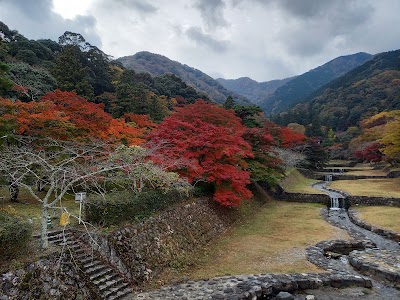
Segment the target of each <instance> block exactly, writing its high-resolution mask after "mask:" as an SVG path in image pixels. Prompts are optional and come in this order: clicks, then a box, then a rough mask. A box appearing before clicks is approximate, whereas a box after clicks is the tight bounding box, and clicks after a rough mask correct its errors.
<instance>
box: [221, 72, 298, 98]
mask: <svg viewBox="0 0 400 300" xmlns="http://www.w3.org/2000/svg"><path fill="white" fill-rule="evenodd" d="M293 78H294V77H290V78H285V79H277V80H271V81H266V82H257V81H255V80H253V79H251V78H249V77H241V78H238V79H224V78H218V79H217V81H218V82H219V83H220V84H222V85H223V86H224V87H225V88H226V89H228V90H230V91H234V92H236V93H238V94H239V95H242V96H245V97H246V98H247V99H249V100H250V101H251V102H252V103H254V104H259V103H260V102H262V101H264V100H265V99H266V98H267V97H268V96H270V95H271V94H272V93H273V92H275V91H276V89H277V88H279V87H281V86H282V85H284V84H286V83H287V82H288V81H290V80H292V79H293Z"/></svg>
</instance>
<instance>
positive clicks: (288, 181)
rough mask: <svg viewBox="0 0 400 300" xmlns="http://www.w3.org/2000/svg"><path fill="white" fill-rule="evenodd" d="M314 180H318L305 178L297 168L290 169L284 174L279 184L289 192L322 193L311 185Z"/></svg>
mask: <svg viewBox="0 0 400 300" xmlns="http://www.w3.org/2000/svg"><path fill="white" fill-rule="evenodd" d="M316 182H318V180H315V179H309V178H306V177H304V176H303V174H301V173H300V172H299V171H298V170H297V169H292V170H290V171H289V172H288V173H287V174H286V177H285V178H284V179H283V180H282V181H281V183H280V185H281V187H282V188H283V189H284V190H285V191H286V192H290V193H305V194H324V193H323V192H321V191H318V190H316V189H314V188H312V187H311V185H312V184H314V183H316Z"/></svg>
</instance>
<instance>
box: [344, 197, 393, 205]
mask: <svg viewBox="0 0 400 300" xmlns="http://www.w3.org/2000/svg"><path fill="white" fill-rule="evenodd" d="M347 199H348V200H349V202H350V205H352V206H353V205H367V206H396V207H400V198H389V197H370V196H347Z"/></svg>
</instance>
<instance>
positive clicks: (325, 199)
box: [273, 187, 330, 205]
mask: <svg viewBox="0 0 400 300" xmlns="http://www.w3.org/2000/svg"><path fill="white" fill-rule="evenodd" d="M273 197H274V198H275V199H277V200H282V201H288V202H304V203H322V204H325V205H329V203H330V197H329V196H328V195H326V194H304V193H289V192H286V191H284V190H283V189H282V188H281V187H278V189H277V192H276V193H274V194H273Z"/></svg>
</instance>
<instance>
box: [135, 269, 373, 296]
mask: <svg viewBox="0 0 400 300" xmlns="http://www.w3.org/2000/svg"><path fill="white" fill-rule="evenodd" d="M324 286H331V287H335V288H345V287H350V286H353V287H354V286H358V287H365V288H371V287H372V282H371V280H370V279H368V278H365V277H362V276H355V275H349V274H343V275H341V274H329V273H309V274H255V275H238V276H229V277H218V278H213V279H210V280H200V281H189V282H187V283H184V284H177V285H172V286H167V287H163V288H161V289H159V290H156V291H152V292H147V293H141V294H138V295H136V296H135V297H134V299H142V300H147V299H166V300H172V299H193V300H194V299H196V300H197V299H198V300H201V299H203V300H204V299H229V300H239V299H249V300H250V299H251V300H255V299H270V297H271V296H275V295H277V294H278V293H279V292H294V291H297V290H306V289H318V288H321V287H324Z"/></svg>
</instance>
